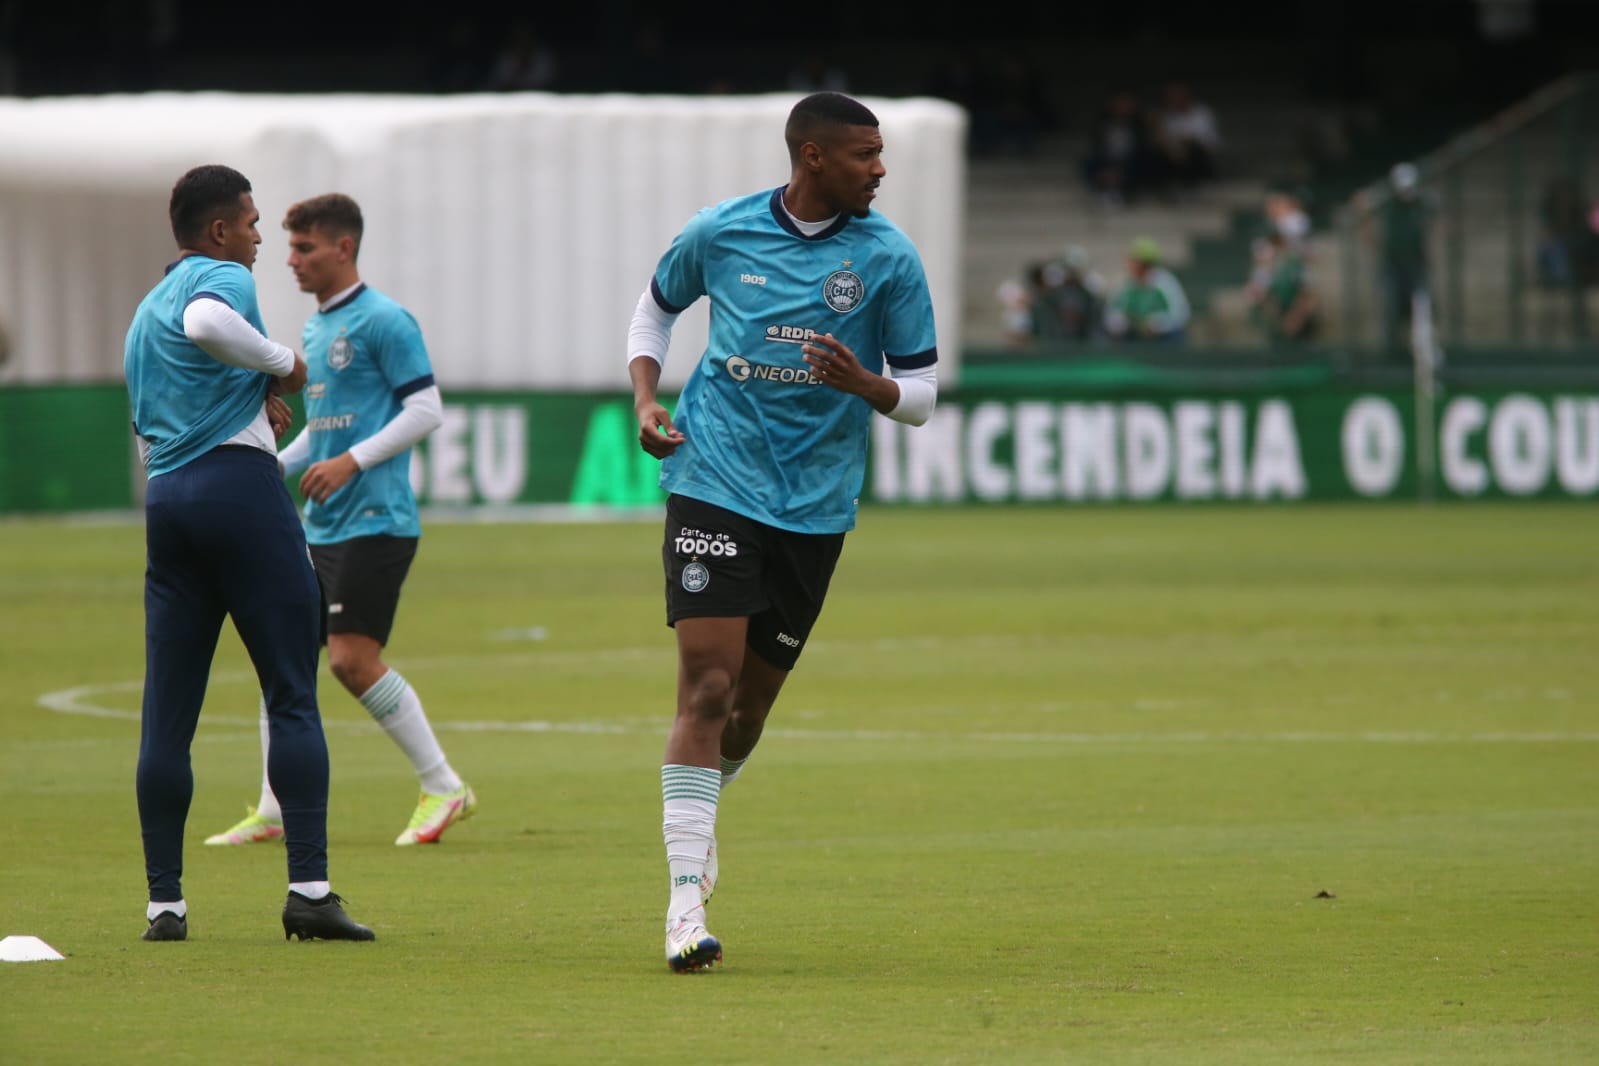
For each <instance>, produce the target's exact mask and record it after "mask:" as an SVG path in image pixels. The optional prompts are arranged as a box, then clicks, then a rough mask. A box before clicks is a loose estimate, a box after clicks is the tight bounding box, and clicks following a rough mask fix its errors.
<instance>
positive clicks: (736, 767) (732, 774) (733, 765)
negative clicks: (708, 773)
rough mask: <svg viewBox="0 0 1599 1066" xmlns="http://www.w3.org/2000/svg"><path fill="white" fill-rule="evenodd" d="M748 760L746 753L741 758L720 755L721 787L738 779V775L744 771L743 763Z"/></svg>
mask: <svg viewBox="0 0 1599 1066" xmlns="http://www.w3.org/2000/svg"><path fill="white" fill-rule="evenodd" d="M749 761H750V757H749V756H748V755H746V756H744V757H743V758H742V759H729V758H728V757H727V756H726V755H724V756H722V787H723V788H726V787H727V786H728V785H731V784H732V783H733V782H734V781H737V780H738V775H739V774H741V773H743V772H744V764H745V763H747V762H749Z"/></svg>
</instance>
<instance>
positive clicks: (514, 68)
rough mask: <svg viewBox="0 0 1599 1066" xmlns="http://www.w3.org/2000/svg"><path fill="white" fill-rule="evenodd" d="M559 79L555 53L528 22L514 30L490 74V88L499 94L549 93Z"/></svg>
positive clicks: (522, 21)
mask: <svg viewBox="0 0 1599 1066" xmlns="http://www.w3.org/2000/svg"><path fill="white" fill-rule="evenodd" d="M559 75H560V65H559V64H558V63H557V61H556V58H555V52H554V51H552V50H551V49H550V46H549V45H547V44H545V43H544V39H543V38H542V37H540V36H539V31H538V27H537V26H535V25H534V24H533V20H532V19H529V18H519V19H517V20H516V22H515V23H513V24H512V26H511V32H510V35H509V36H508V37H507V38H506V40H505V44H504V46H503V47H502V48H501V49H500V51H499V54H498V55H496V56H495V57H494V65H493V67H492V68H491V70H490V74H489V87H490V88H492V89H494V90H495V91H497V92H550V91H551V90H553V89H554V88H555V83H556V79H557V78H558V77H559Z"/></svg>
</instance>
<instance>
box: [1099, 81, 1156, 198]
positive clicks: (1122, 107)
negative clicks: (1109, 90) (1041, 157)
mask: <svg viewBox="0 0 1599 1066" xmlns="http://www.w3.org/2000/svg"><path fill="white" fill-rule="evenodd" d="M1159 158H1160V157H1159V154H1158V152H1157V149H1156V146H1155V139H1154V134H1153V133H1152V131H1151V127H1150V122H1149V119H1148V117H1147V116H1146V115H1145V114H1144V110H1143V107H1142V105H1141V104H1139V102H1138V96H1137V94H1135V93H1133V92H1130V91H1127V90H1118V91H1117V92H1115V93H1113V94H1112V95H1111V97H1110V99H1109V100H1108V101H1107V102H1106V104H1105V109H1104V111H1102V112H1101V113H1100V115H1099V117H1098V118H1097V119H1096V120H1095V122H1094V126H1093V130H1092V134H1091V137H1090V140H1089V147H1088V154H1087V155H1085V156H1084V157H1083V160H1082V173H1083V179H1084V180H1085V181H1087V182H1088V185H1089V187H1090V188H1092V189H1093V190H1094V191H1095V192H1097V193H1099V195H1100V198H1101V200H1103V202H1104V203H1105V205H1106V206H1107V207H1120V206H1122V205H1123V204H1129V203H1132V202H1133V201H1135V200H1137V199H1138V197H1139V196H1140V195H1141V194H1143V193H1145V192H1147V191H1148V190H1149V188H1150V186H1151V185H1153V184H1155V183H1156V182H1157V181H1158V180H1159V162H1158V160H1159Z"/></svg>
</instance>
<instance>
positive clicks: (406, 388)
mask: <svg viewBox="0 0 1599 1066" xmlns="http://www.w3.org/2000/svg"><path fill="white" fill-rule="evenodd" d="M432 384H433V375H432V374H423V375H422V376H421V377H419V378H417V379H416V380H414V381H407V382H406V383H405V384H404V385H401V386H400V387H399V388H397V389H395V390H394V398H395V399H396V400H403V399H405V398H406V397H407V396H410V395H411V394H412V393H417V392H421V391H422V390H423V389H426V388H429V387H431V386H432Z"/></svg>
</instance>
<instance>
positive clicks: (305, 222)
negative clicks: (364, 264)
mask: <svg viewBox="0 0 1599 1066" xmlns="http://www.w3.org/2000/svg"><path fill="white" fill-rule="evenodd" d="M318 227H320V228H321V229H323V230H324V231H326V232H327V233H328V234H330V235H331V236H333V237H335V238H337V237H354V238H355V248H356V251H360V249H361V234H362V233H364V232H365V228H366V223H365V222H364V221H363V220H362V218H361V205H360V204H358V203H356V202H355V201H354V200H353V199H351V198H350V197H348V196H346V195H344V194H343V193H342V192H328V193H323V194H322V195H321V196H313V197H311V198H310V199H309V200H301V201H300V202H299V203H297V204H295V205H294V206H293V207H291V208H289V211H288V214H286V215H284V216H283V228H284V229H286V230H288V231H289V232H290V233H309V232H310V231H311V230H313V229H316V228H318Z"/></svg>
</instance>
